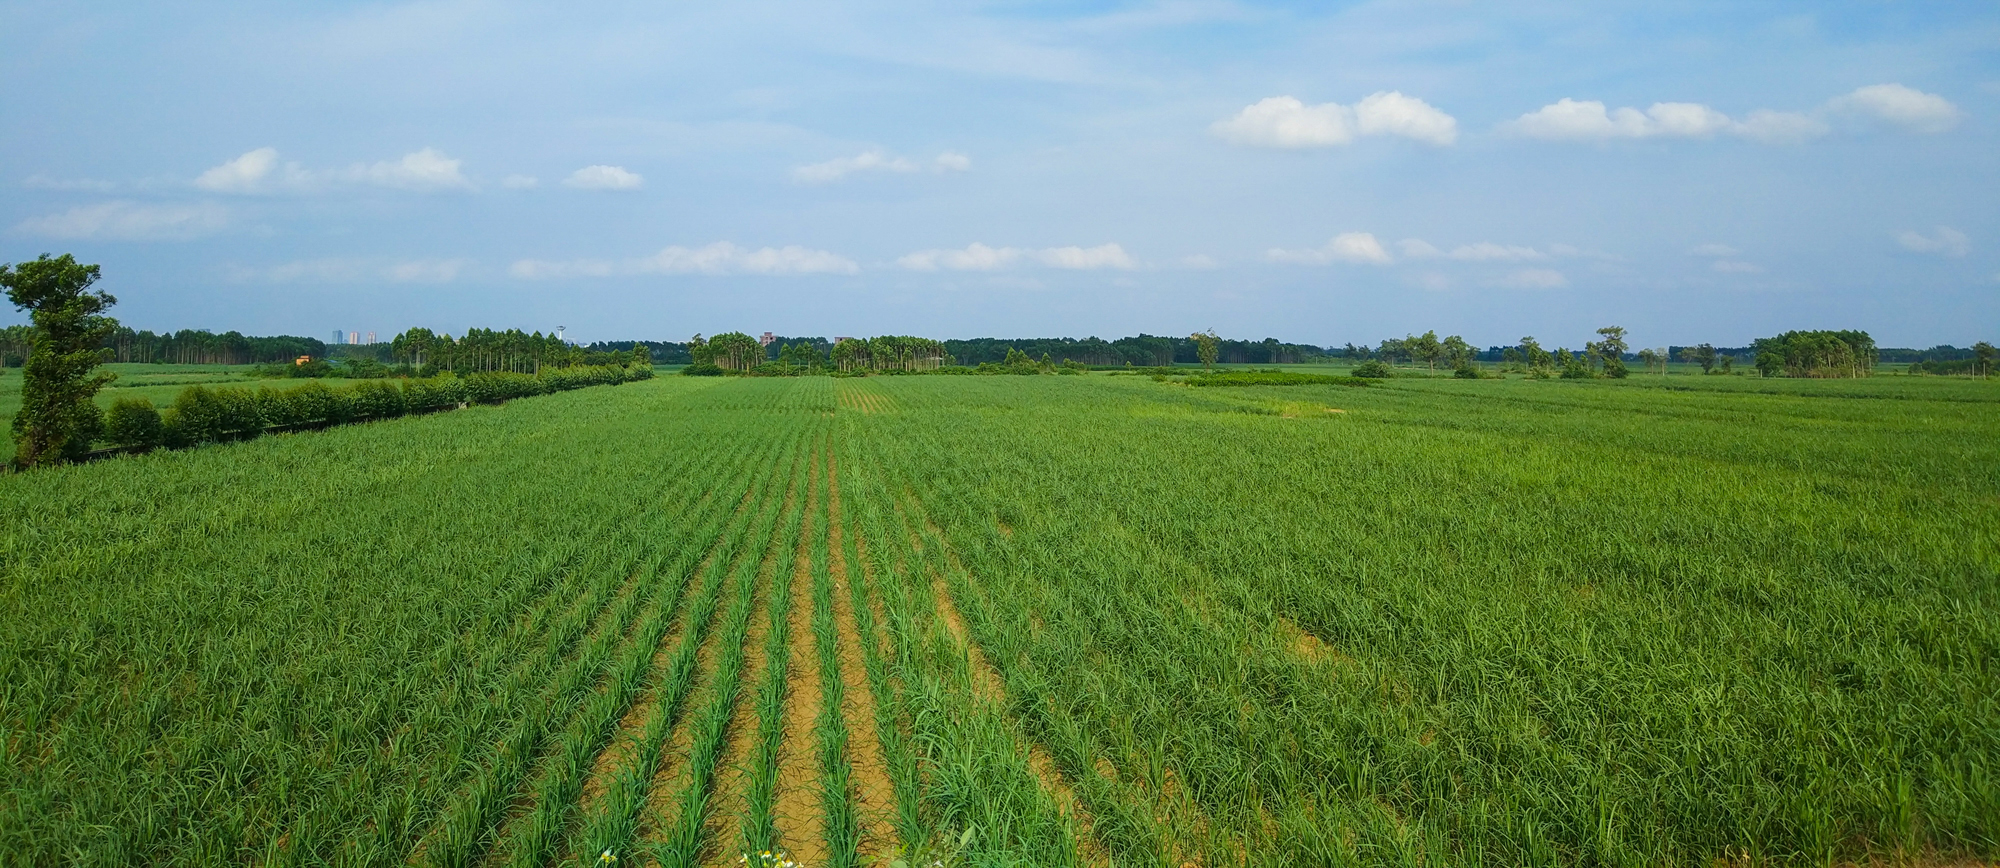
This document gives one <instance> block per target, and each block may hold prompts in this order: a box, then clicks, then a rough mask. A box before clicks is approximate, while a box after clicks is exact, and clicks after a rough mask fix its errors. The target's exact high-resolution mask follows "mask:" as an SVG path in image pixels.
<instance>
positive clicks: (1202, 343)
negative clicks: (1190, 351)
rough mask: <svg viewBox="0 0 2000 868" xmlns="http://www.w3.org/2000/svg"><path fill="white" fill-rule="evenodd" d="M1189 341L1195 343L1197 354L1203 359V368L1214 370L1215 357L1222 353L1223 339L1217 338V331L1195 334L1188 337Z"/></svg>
mask: <svg viewBox="0 0 2000 868" xmlns="http://www.w3.org/2000/svg"><path fill="white" fill-rule="evenodd" d="M1188 340H1191V341H1194V344H1195V353H1196V355H1198V356H1200V358H1201V366H1202V367H1203V368H1206V369H1209V370H1214V369H1215V357H1216V356H1217V355H1218V354H1219V353H1221V351H1222V339H1221V338H1219V337H1217V336H1216V334H1215V329H1209V330H1208V331H1205V332H1195V333H1194V334H1191V335H1188Z"/></svg>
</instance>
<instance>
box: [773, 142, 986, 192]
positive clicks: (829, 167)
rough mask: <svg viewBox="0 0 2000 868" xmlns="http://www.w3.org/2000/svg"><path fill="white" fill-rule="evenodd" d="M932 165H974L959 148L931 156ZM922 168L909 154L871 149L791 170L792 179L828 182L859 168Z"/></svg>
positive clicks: (954, 168)
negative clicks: (896, 153) (896, 154)
mask: <svg viewBox="0 0 2000 868" xmlns="http://www.w3.org/2000/svg"><path fill="white" fill-rule="evenodd" d="M930 165H931V169H932V170H933V171H937V172H964V171H969V170H970V169H971V168H972V158H971V157H968V156H966V155H964V154H961V153H959V152H957V151H945V152H943V153H941V154H938V155H937V157H936V158H935V159H933V160H931V164H930ZM923 170H924V167H923V165H922V164H920V163H918V162H917V161H915V160H912V159H910V158H908V157H897V156H891V155H889V154H887V153H884V152H882V151H880V150H870V151H863V152H861V153H859V154H855V155H854V156H852V157H835V158H833V159H831V160H828V161H826V162H824V163H813V164H812V165H809V166H799V167H798V168H795V169H793V170H792V179H793V180H796V181H798V182H800V183H804V184H827V183H831V182H834V181H838V180H840V179H842V178H845V177H847V176H848V175H852V174H856V173H859V172H892V173H900V174H908V173H911V172H921V171H923Z"/></svg>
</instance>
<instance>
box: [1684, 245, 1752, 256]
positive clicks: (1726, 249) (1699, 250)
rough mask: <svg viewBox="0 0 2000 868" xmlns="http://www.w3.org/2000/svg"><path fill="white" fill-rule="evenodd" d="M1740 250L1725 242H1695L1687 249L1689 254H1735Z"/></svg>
mask: <svg viewBox="0 0 2000 868" xmlns="http://www.w3.org/2000/svg"><path fill="white" fill-rule="evenodd" d="M1740 252H1741V251H1739V250H1737V249H1736V248H1734V247H1731V246H1729V245H1727V244H1697V245H1695V246H1694V247H1692V248H1690V249H1689V250H1688V255H1689V256H1735V255H1736V254H1737V253H1740Z"/></svg>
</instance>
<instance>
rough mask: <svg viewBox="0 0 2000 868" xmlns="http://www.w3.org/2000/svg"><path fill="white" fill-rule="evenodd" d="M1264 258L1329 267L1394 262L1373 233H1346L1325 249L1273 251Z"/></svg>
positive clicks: (1337, 236)
mask: <svg viewBox="0 0 2000 868" xmlns="http://www.w3.org/2000/svg"><path fill="white" fill-rule="evenodd" d="M1264 258H1265V259H1269V260H1271V261H1272V262H1296V263H1300V264H1304V265H1327V264H1329V263H1334V262H1352V263H1360V264H1363V265H1388V264H1389V263H1390V262H1391V261H1393V260H1391V259H1390V258H1389V251H1387V250H1384V249H1382V242H1380V241H1377V240H1375V235H1374V233H1371V232H1342V233H1341V234H1339V235H1335V236H1333V238H1332V239H1331V240H1329V241H1327V242H1326V245H1325V246H1323V247H1313V248H1308V249H1305V250H1281V249H1278V248H1272V249H1270V250H1267V251H1265V252H1264Z"/></svg>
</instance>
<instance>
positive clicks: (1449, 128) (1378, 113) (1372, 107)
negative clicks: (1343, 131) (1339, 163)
mask: <svg viewBox="0 0 2000 868" xmlns="http://www.w3.org/2000/svg"><path fill="white" fill-rule="evenodd" d="M1354 119H1355V125H1356V126H1357V127H1359V128H1360V130H1361V134H1362V135H1364V136H1402V137H1404V138H1406V139H1416V140H1417V141H1420V142H1430V143H1431V144H1433V145H1449V144H1451V143H1452V142H1455V141H1458V121H1456V120H1454V119H1453V118H1452V116H1451V115H1448V114H1445V113H1444V112H1441V111H1438V110H1437V109H1436V108H1434V107H1432V106H1431V104H1430V103H1427V102H1424V101H1423V100H1420V99H1417V98H1416V97H1413V96H1404V95H1403V94H1402V93H1401V92H1400V91H1393V90H1392V91H1388V92H1385V93H1375V94H1370V95H1369V96H1367V97H1366V98H1364V99H1362V100H1361V101H1360V102H1358V103H1355V104H1354Z"/></svg>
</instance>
